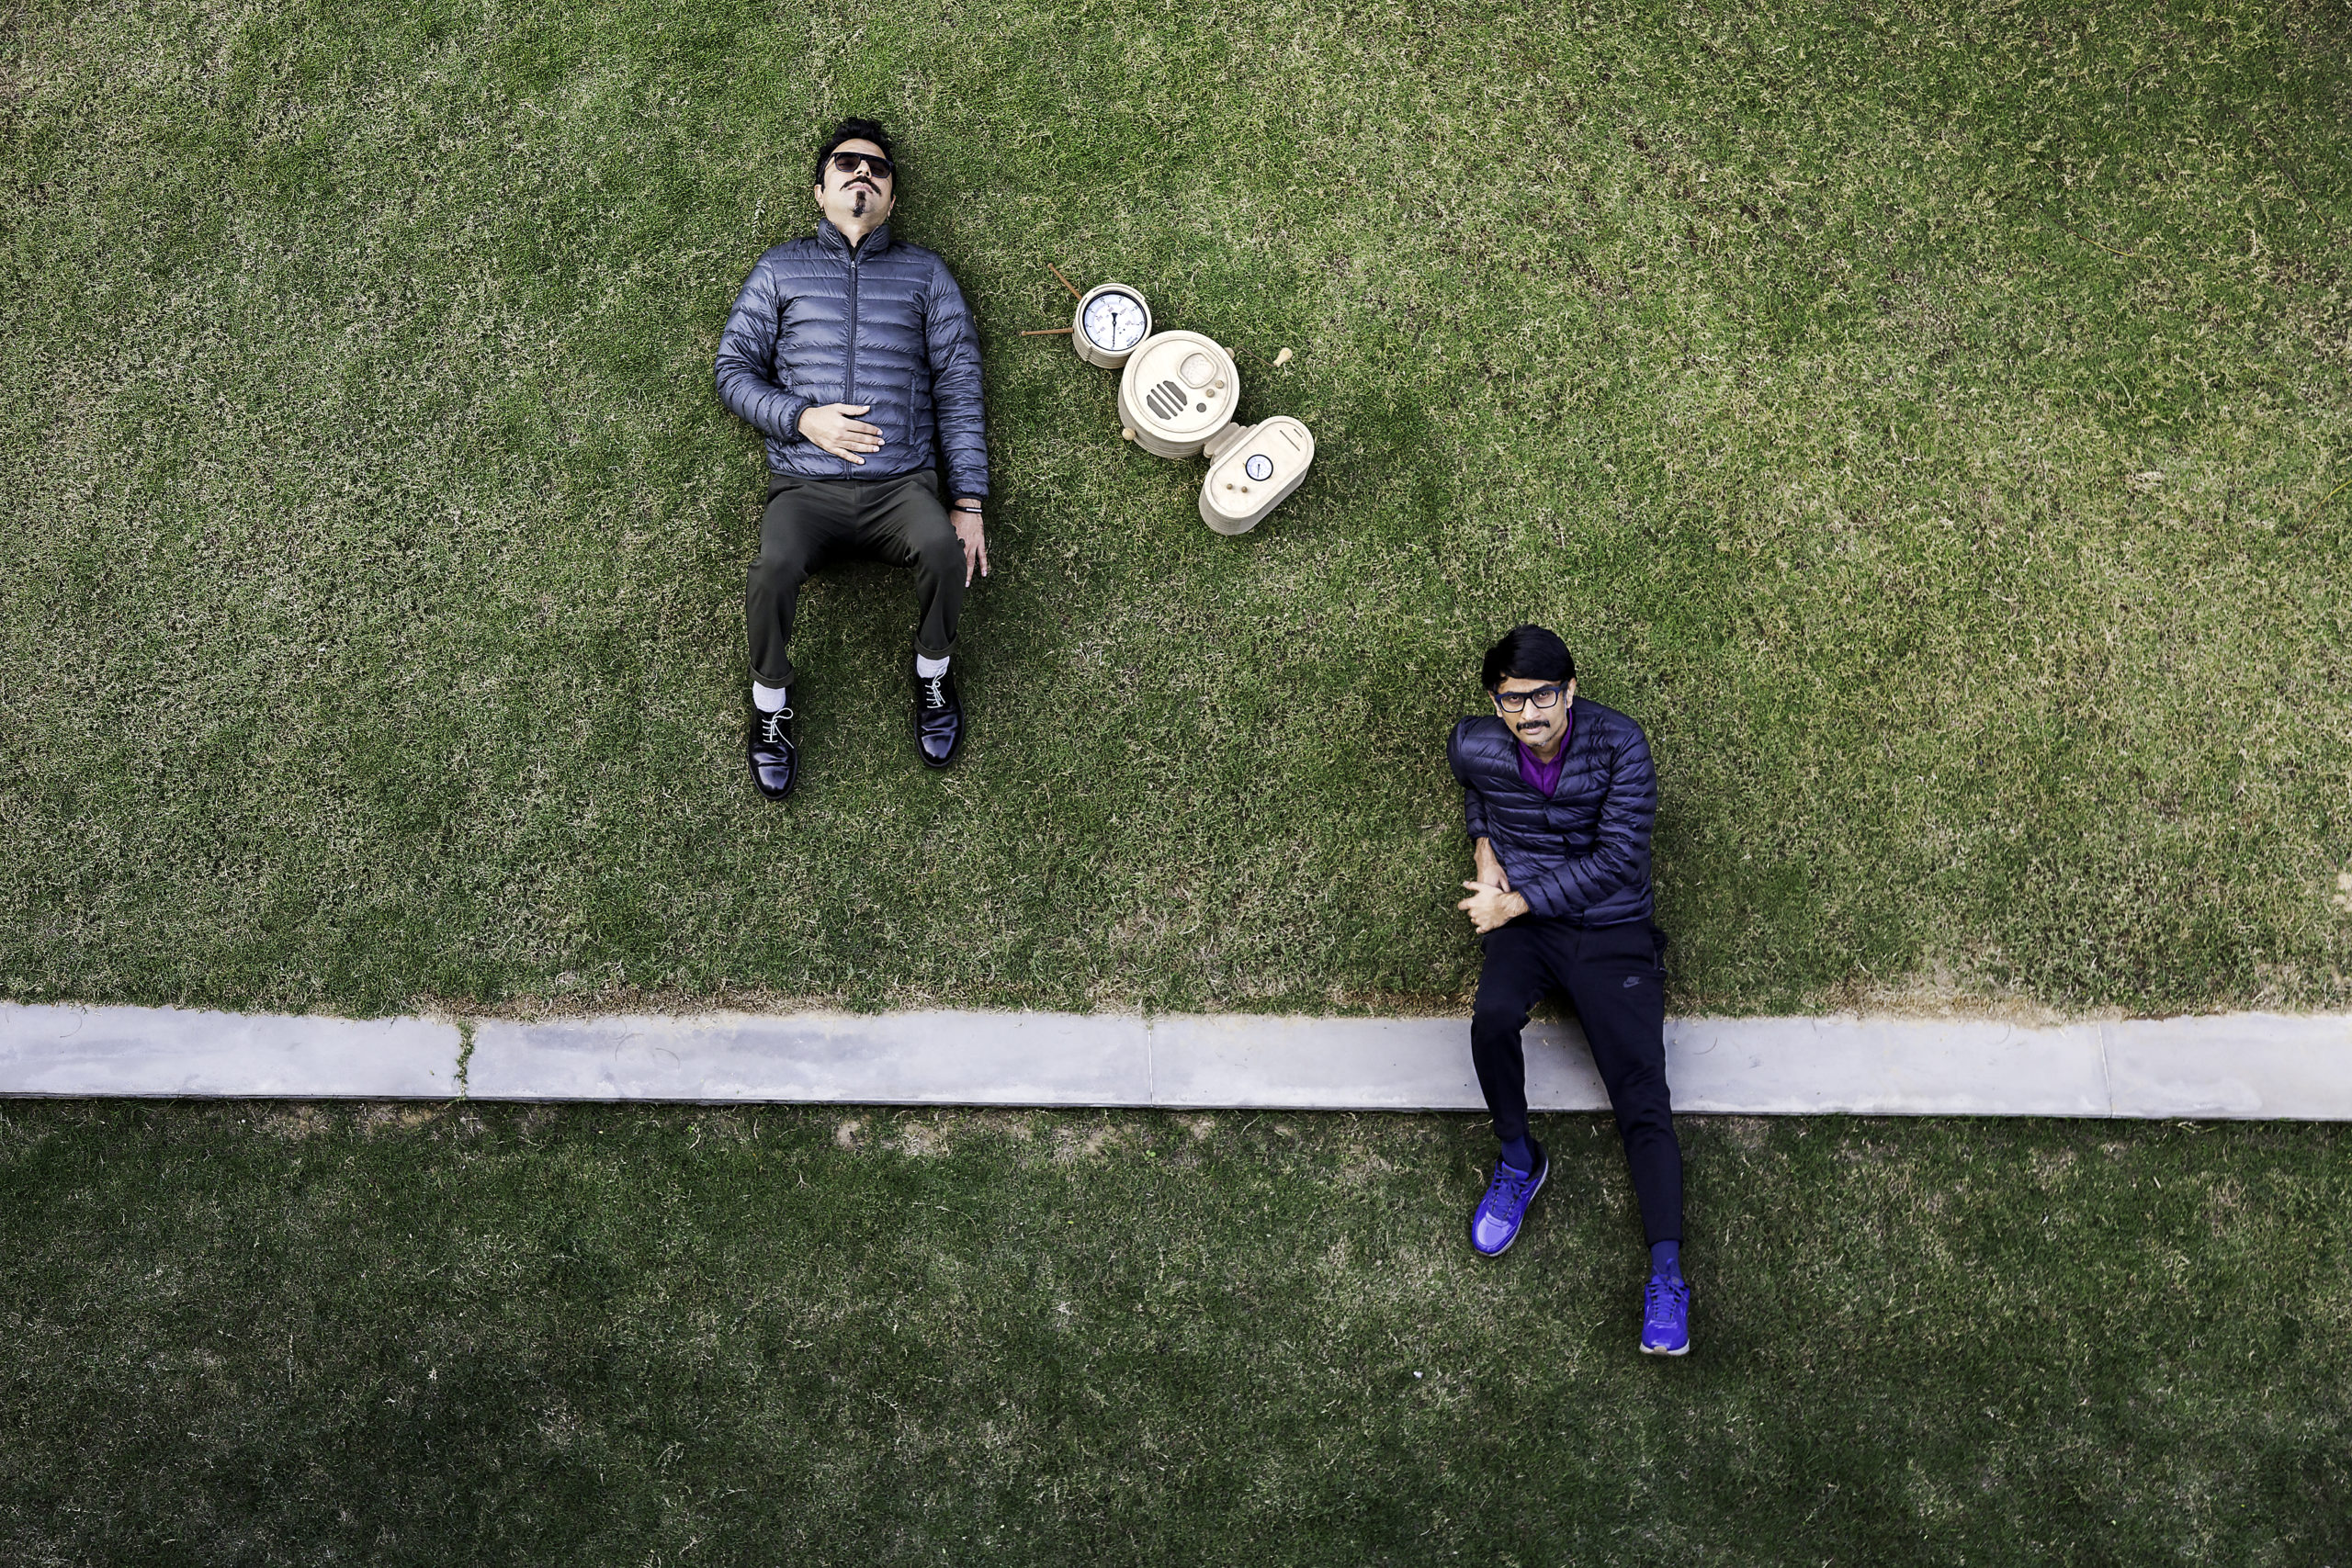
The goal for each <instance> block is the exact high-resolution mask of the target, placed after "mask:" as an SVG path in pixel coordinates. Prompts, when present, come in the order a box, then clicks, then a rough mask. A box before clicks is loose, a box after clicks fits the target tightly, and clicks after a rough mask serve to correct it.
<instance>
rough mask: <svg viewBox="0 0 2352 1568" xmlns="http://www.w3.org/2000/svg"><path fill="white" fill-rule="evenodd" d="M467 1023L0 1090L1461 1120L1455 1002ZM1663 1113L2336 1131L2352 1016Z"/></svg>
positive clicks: (2020, 1046) (2193, 1027) (1994, 1050)
mask: <svg viewBox="0 0 2352 1568" xmlns="http://www.w3.org/2000/svg"><path fill="white" fill-rule="evenodd" d="M472 1029H473V1042H472V1048H471V1051H470V1053H469V1054H468V1055H467V1056H466V1059H465V1061H464V1064H463V1066H462V1069H461V1067H460V1063H459V1055H460V1048H461V1043H462V1034H461V1032H460V1030H459V1029H458V1026H457V1025H456V1024H454V1023H447V1022H438V1021H428V1020H424V1019H414V1018H407V1019H382V1020H375V1021H352V1020H348V1019H333V1018H285V1017H272V1016H253V1015H244V1014H236V1013H220V1012H191V1011H183V1010H175V1009H162V1008H156V1009H149V1008H73V1007H24V1006H18V1005H15V1004H8V1003H0V1095H47V1096H57V1097H67V1096H75V1097H78V1096H108V1095H114V1096H126V1095H128V1096H148V1097H183V1096H186V1097H206V1096H213V1097H255V1098H281V1099H337V1098H344V1099H421V1100H446V1099H451V1098H455V1097H458V1096H461V1095H462V1096H467V1097H469V1098H472V1099H475V1100H675V1101H690V1102H702V1103H759V1102H800V1103H830V1104H866V1105H1032V1106H1159V1107H1166V1108H1170V1109H1177V1108H1186V1109H1232V1110H1261V1109H1262V1110H1299V1111H1476V1110H1479V1109H1481V1108H1482V1102H1481V1101H1480V1100H1479V1096H1478V1087H1477V1084H1476V1080H1475V1079H1474V1078H1473V1077H1472V1076H1471V1072H1470V1051H1469V1023H1468V1021H1467V1020H1465V1019H1459V1018H1296V1017H1279V1016H1265V1015H1255V1014H1238V1013H1236V1014H1212V1015H1193V1016H1185V1015H1173V1016H1161V1017H1158V1018H1152V1019H1145V1018H1139V1017H1136V1016H1133V1015H1125V1014H1116V1013H1093V1014H1083V1013H1012V1012H967V1011H948V1010H943V1011H935V1012H903V1013H883V1014H854V1013H836V1012H800V1013H706V1014H699V1015H689V1016H677V1017H673V1016H664V1015H645V1016H613V1017H600V1018H584V1019H561V1020H551V1021H543V1022H536V1023H518V1022H513V1021H504V1020H497V1019H484V1020H481V1021H477V1022H475V1023H474V1024H473V1025H472ZM1527 1057H1528V1088H1529V1099H1530V1100H1531V1102H1532V1103H1533V1104H1534V1105H1535V1106H1536V1107H1537V1108H1538V1109H1541V1110H1549V1111H1580V1110H1600V1109H1602V1108H1604V1107H1605V1106H1606V1105H1607V1103H1608V1097H1607V1096H1606V1094H1605V1093H1604V1092H1603V1091H1602V1089H1601V1087H1600V1080H1599V1078H1598V1077H1596V1076H1595V1074H1594V1072H1593V1070H1592V1061H1591V1058H1590V1056H1589V1055H1588V1054H1587V1052H1586V1050H1585V1048H1584V1042H1583V1039H1582V1037H1581V1036H1580V1035H1579V1034H1578V1033H1577V1030H1576V1029H1575V1028H1574V1027H1573V1026H1559V1025H1543V1024H1539V1025H1536V1026H1534V1027H1532V1028H1531V1029H1530V1031H1529V1032H1528V1039H1527ZM1667 1076H1668V1079H1669V1081H1670V1082H1671V1083H1672V1085H1673V1089H1674V1104H1675V1109H1677V1110H1678V1111H1689V1112H1693V1113H1707V1112H1722V1113H1735V1114H1744V1115H1821V1114H1826V1113H1835V1112H1846V1113H1853V1114H1861V1115H1881V1116H1884V1115H1896V1116H2095V1117H2106V1116H2122V1117H2191V1118H2197V1119H2200V1120H2202V1119H2215V1118H2277V1119H2285V1120H2302V1121H2352V1016H2335V1015H2299V1016H2298V1015H2285V1014H2275V1013H2227V1014H2220V1015H2215V1016H2210V1017H2202V1018H2177V1019H2162V1020H2145V1021H2127V1022H2120V1023H2119V1022H2092V1023H2070V1024H2061V1025H2055V1026H2052V1027H2048V1028H2029V1027H2025V1026H2022V1025H2017V1024H2007V1023H2000V1022H1994V1021H1981V1020H1970V1019H1951V1020H1938V1019H1912V1018H1871V1017H1854V1016H1840V1017H1825V1018H1738V1019H1724V1018H1689V1019H1674V1020H1670V1021H1668V1025H1667Z"/></svg>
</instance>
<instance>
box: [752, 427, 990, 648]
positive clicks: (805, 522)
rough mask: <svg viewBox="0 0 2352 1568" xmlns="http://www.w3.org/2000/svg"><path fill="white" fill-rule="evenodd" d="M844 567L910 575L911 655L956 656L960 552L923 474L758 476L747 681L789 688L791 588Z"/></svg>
mask: <svg viewBox="0 0 2352 1568" xmlns="http://www.w3.org/2000/svg"><path fill="white" fill-rule="evenodd" d="M848 558H866V559H873V560H881V561H887V562H888V563H889V564H890V565H892V566H910V567H912V568H914V570H915V607H916V611H917V619H916V622H915V651H916V652H917V653H920V654H922V655H923V656H924V657H925V658H928V659H944V658H946V657H947V656H948V655H949V654H951V653H953V652H955V651H956V617H957V616H958V615H960V614H962V612H963V609H964V545H963V541H962V540H960V539H958V538H956V530H955V528H954V527H953V526H952V525H949V523H948V521H947V509H946V508H945V507H944V506H942V505H941V504H940V502H939V476H938V474H936V473H934V472H933V471H931V470H929V469H925V470H923V471H922V472H921V473H914V474H904V475H900V476H899V477H898V478H896V479H801V478H798V477H797V476H796V475H792V474H770V475H769V476H768V507H767V511H766V512H765V513H763V515H762V516H761V518H760V554H759V558H758V559H756V560H754V561H752V570H751V573H750V586H749V590H748V592H747V593H746V594H745V599H744V618H745V620H746V621H747V622H748V624H749V628H750V631H751V638H752V680H754V681H757V682H760V683H761V684H762V685H763V686H788V685H790V684H792V660H791V658H790V657H789V656H788V655H787V654H786V651H785V649H786V645H787V644H788V643H790V642H791V641H792V612H793V608H794V606H795V605H796V604H798V603H799V599H800V585H801V583H803V582H805V581H808V578H809V573H810V572H812V571H817V570H821V569H822V568H823V567H824V566H825V565H826V564H827V563H829V562H831V561H835V560H842V559H848Z"/></svg>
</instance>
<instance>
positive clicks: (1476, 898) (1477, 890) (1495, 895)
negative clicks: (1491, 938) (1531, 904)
mask: <svg viewBox="0 0 2352 1568" xmlns="http://www.w3.org/2000/svg"><path fill="white" fill-rule="evenodd" d="M1462 886H1464V887H1467V888H1468V889H1470V897H1467V898H1464V900H1462V902H1460V903H1459V904H1456V905H1455V906H1454V908H1457V909H1460V910H1462V911H1463V912H1464V913H1465V914H1467V915H1468V916H1469V917H1470V923H1471V924H1472V925H1474V926H1476V928H1477V929H1478V934H1479V935H1480V936H1484V935H1486V934H1487V932H1488V931H1493V930H1494V929H1495V928H1496V927H1497V926H1499V925H1502V924H1505V923H1506V922H1508V921H1511V920H1515V919H1519V917H1520V916H1521V915H1523V914H1525V913H1527V900H1526V899H1525V898H1522V897H1520V896H1519V895H1518V894H1516V893H1513V892H1512V891H1511V890H1510V888H1508V887H1498V886H1495V885H1494V884H1493V883H1491V882H1465V883H1464V884H1463V885H1462Z"/></svg>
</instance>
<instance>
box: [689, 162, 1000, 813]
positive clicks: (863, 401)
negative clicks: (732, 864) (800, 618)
mask: <svg viewBox="0 0 2352 1568" xmlns="http://www.w3.org/2000/svg"><path fill="white" fill-rule="evenodd" d="M816 179H817V184H816V196H817V205H818V208H819V209H820V210H821V211H822V213H823V214H824V216H823V218H822V219H821V220H820V221H819V222H818V225H817V231H816V233H815V234H814V235H812V236H810V237H809V238H808V239H802V240H793V241H790V242H788V243H785V244H781V245H778V246H776V247H775V249H774V250H772V251H770V252H768V253H767V254H765V255H763V256H762V257H761V258H760V259H759V261H758V262H757V263H756V264H755V265H753V266H752V273H751V276H749V277H747V278H745V279H744V280H743V291H742V294H741V296H740V297H739V298H738V299H736V301H735V309H734V310H732V311H730V312H729V314H728V317H727V325H726V327H725V329H724V330H723V331H722V332H721V333H720V334H719V340H718V395H719V398H720V399H721V400H723V401H724V402H725V403H726V404H727V406H728V408H729V409H730V410H732V411H733V412H735V413H736V414H737V415H738V416H739V417H741V419H742V420H744V421H745V422H746V423H749V424H751V425H752V426H753V427H754V428H756V429H757V430H759V431H760V432H761V434H764V435H765V436H766V437H767V438H768V439H767V459H768V496H767V510H766V512H765V513H763V516H762V517H761V520H760V553H759V558H757V559H756V560H754V561H753V562H752V570H751V575H750V583H749V591H748V593H747V595H746V602H745V613H746V620H747V622H748V624H749V627H750V634H751V645H752V710H753V711H752V728H751V739H750V744H749V752H750V760H751V766H752V783H753V784H755V785H756V786H758V788H759V791H760V793H761V794H762V795H765V796H767V797H768V798H769V799H770V800H782V799H783V798H784V797H785V796H786V795H789V794H790V793H791V792H792V786H793V784H794V783H795V782H796V781H797V778H798V776H799V771H800V759H799V749H798V744H797V737H796V730H795V727H794V711H793V708H792V706H791V702H790V695H791V694H790V691H789V688H790V686H791V684H792V674H793V671H792V660H790V658H789V657H787V656H786V645H787V644H789V643H790V641H791V639H792V616H793V610H794V607H795V606H796V604H797V603H798V601H799V597H800V585H801V583H802V582H803V581H805V580H806V579H807V578H808V576H809V573H810V572H811V571H814V570H817V569H818V568H820V567H821V566H823V565H824V564H825V563H826V562H827V561H829V560H831V559H835V558H840V557H843V556H869V557H878V558H881V559H883V560H886V561H888V562H889V563H890V564H892V565H894V566H903V567H911V568H912V569H913V570H914V574H915V602H916V609H917V621H916V626H915V637H914V643H915V649H914V666H915V671H914V672H915V722H914V729H915V744H916V747H917V749H918V750H919V751H920V752H921V754H922V760H923V761H924V762H925V763H926V764H927V765H929V766H931V767H934V768H944V767H945V766H946V765H947V764H948V763H949V762H950V761H954V759H955V756H956V750H957V749H958V748H959V747H961V746H962V744H963V740H964V705H963V702H962V699H961V698H960V697H959V696H958V695H957V694H956V683H955V678H954V677H953V676H952V675H950V674H949V673H948V660H949V656H950V655H952V654H953V653H954V652H955V651H956V620H957V618H958V616H959V615H961V614H962V611H963V607H964V592H965V590H966V589H967V588H969V587H970V586H971V582H972V576H973V574H974V573H975V572H978V573H979V574H980V575H981V576H986V575H987V574H988V570H989V552H988V542H987V537H986V536H985V535H984V534H983V532H982V531H981V502H983V501H984V499H985V498H986V497H987V495H988V493H989V468H988V439H987V436H986V434H985V433H984V431H983V429H982V425H981V410H980V344H979V334H978V332H977V331H975V329H974V327H973V324H972V312H971V311H970V310H969V309H967V307H966V305H965V303H964V296H963V293H962V291H961V290H960V289H958V288H956V279H955V278H954V277H952V276H949V274H948V271H947V264H946V263H944V262H943V261H941V260H940V259H939V257H938V256H937V255H935V254H933V253H932V252H930V251H927V250H924V249H923V248H922V246H920V245H910V244H907V243H904V242H902V241H899V240H897V239H894V238H893V237H892V235H891V233H890V227H889V221H888V220H889V217H890V210H891V209H892V208H893V207H894V206H895V205H896V204H897V197H898V189H899V171H898V167H897V165H896V164H894V163H893V162H892V160H891V157H890V138H889V135H888V132H886V131H885V130H883V129H882V128H881V127H880V126H879V125H877V124H876V123H875V122H874V121H872V120H870V119H845V120H843V121H842V123H841V124H840V125H839V126H838V127H836V128H835V130H834V131H833V134H832V135H831V137H830V138H829V139H827V141H825V143H824V145H823V146H822V147H820V149H819V150H818V152H817V169H816ZM943 463H944V465H945V467H946V469H947V493H948V494H950V495H952V496H953V497H955V501H954V504H953V517H952V520H951V517H950V513H949V512H948V510H947V509H944V508H943V507H942V505H941V503H940V488H939V474H938V469H939V468H940V466H941V465H942V464H943Z"/></svg>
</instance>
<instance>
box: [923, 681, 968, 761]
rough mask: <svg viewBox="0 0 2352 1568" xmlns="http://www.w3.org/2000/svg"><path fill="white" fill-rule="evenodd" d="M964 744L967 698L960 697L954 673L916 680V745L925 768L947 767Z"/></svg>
mask: <svg viewBox="0 0 2352 1568" xmlns="http://www.w3.org/2000/svg"><path fill="white" fill-rule="evenodd" d="M963 744H964V699H963V698H962V697H960V696H958V695H956V676H955V673H954V671H949V672H948V673H947V674H944V675H918V676H916V677H915V745H916V746H918V747H919V748H921V749H922V760H923V765H924V766H925V767H930V768H944V767H945V766H946V765H947V764H948V763H950V762H952V761H955V760H956V751H957V750H959V749H960V748H961V747H962V746H963Z"/></svg>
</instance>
